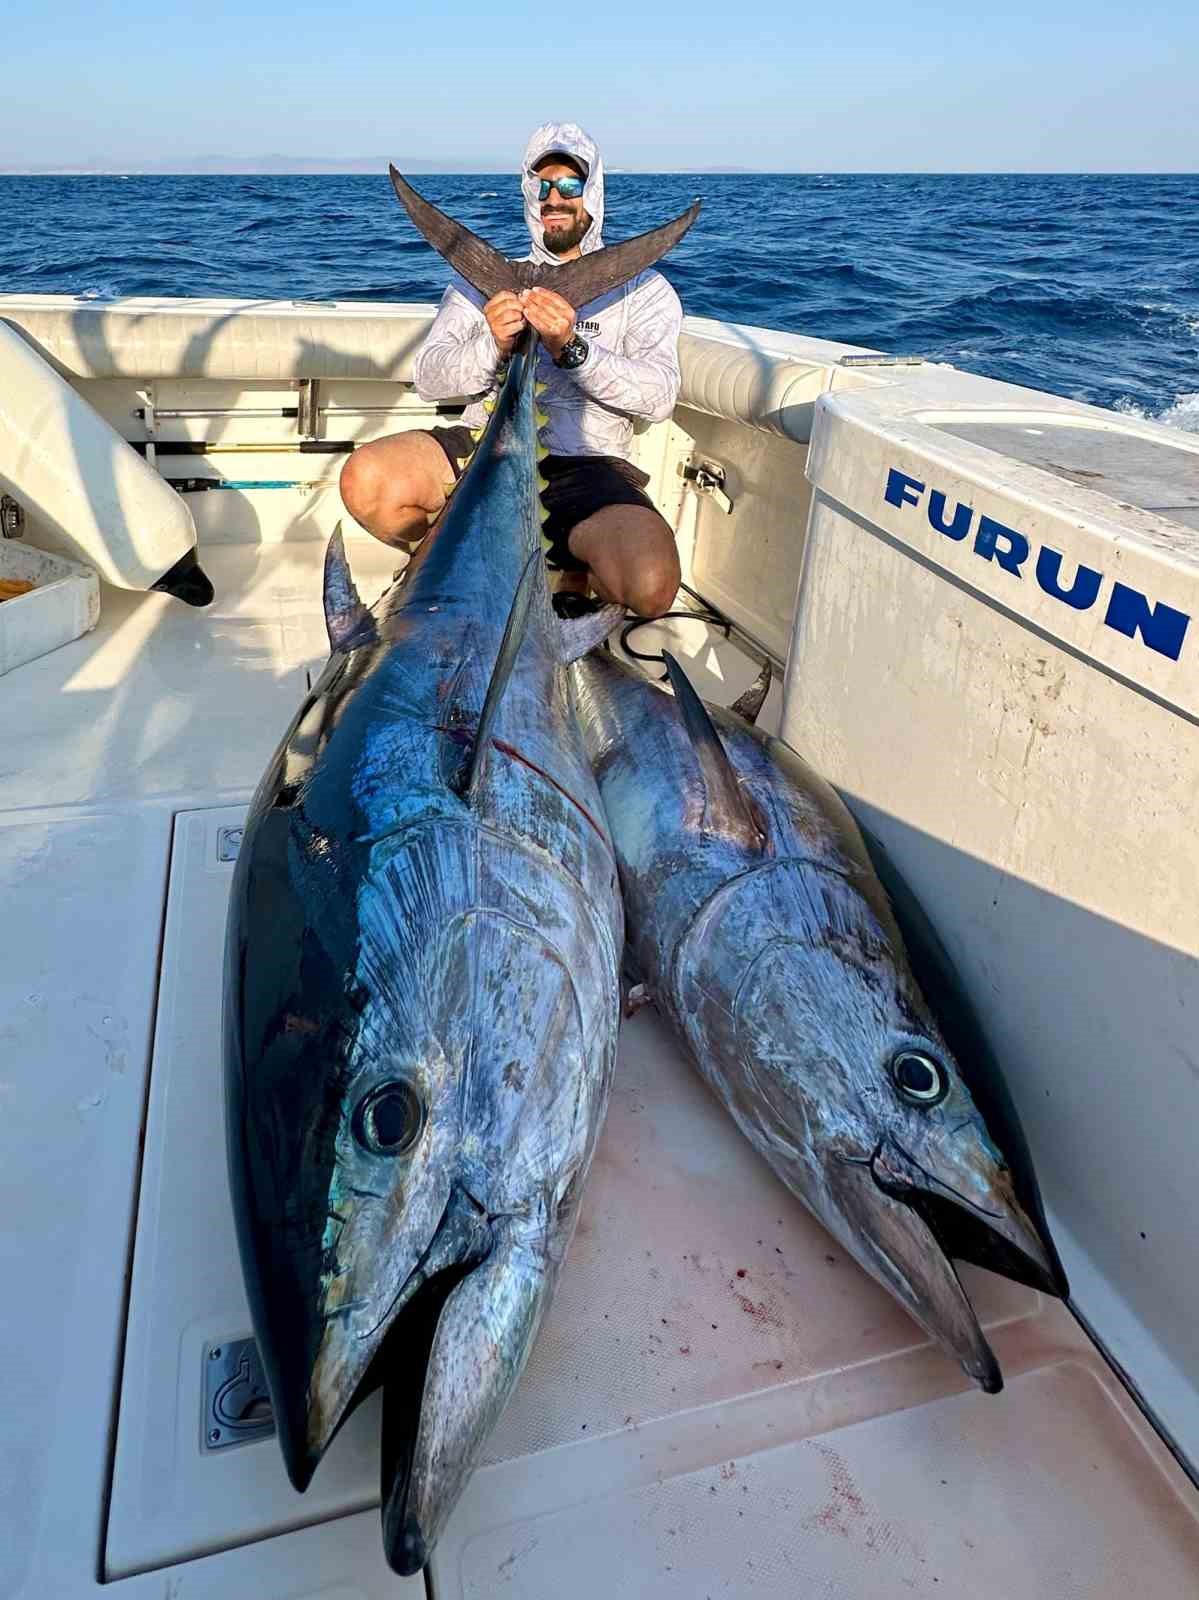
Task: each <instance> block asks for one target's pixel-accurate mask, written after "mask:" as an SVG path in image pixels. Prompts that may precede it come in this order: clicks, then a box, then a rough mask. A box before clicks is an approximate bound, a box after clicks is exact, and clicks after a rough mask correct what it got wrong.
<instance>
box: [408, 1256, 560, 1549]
mask: <svg viewBox="0 0 1199 1600" xmlns="http://www.w3.org/2000/svg"><path fill="white" fill-rule="evenodd" d="M553 1276H554V1273H553V1269H552V1268H551V1266H550V1265H549V1263H548V1261H547V1260H546V1258H545V1257H544V1256H542V1255H540V1254H537V1253H535V1252H534V1251H532V1250H530V1249H529V1248H528V1247H527V1246H526V1245H525V1244H523V1243H521V1242H520V1241H518V1240H515V1239H513V1238H512V1237H511V1236H510V1235H508V1236H505V1237H504V1238H502V1239H501V1241H500V1242H499V1243H498V1244H497V1245H496V1247H495V1248H494V1250H493V1251H492V1253H491V1254H490V1255H489V1256H488V1257H487V1259H486V1261H484V1262H483V1264H482V1265H481V1266H479V1267H477V1268H476V1269H475V1270H474V1271H473V1272H472V1273H471V1274H470V1275H469V1277H467V1278H464V1279H463V1280H462V1282H461V1283H459V1284H458V1285H457V1286H456V1288H454V1290H453V1291H452V1292H451V1294H450V1296H449V1298H448V1299H447V1300H446V1303H445V1307H444V1309H443V1311H442V1313H441V1317H440V1320H439V1321H438V1324H437V1330H436V1332H435V1334H434V1335H433V1346H432V1351H431V1353H430V1356H429V1365H428V1369H427V1373H426V1377H425V1386H424V1393H423V1395H422V1397H421V1403H420V1413H419V1421H418V1422H417V1424H416V1428H415V1436H413V1432H412V1428H411V1407H410V1406H407V1407H406V1406H405V1403H404V1398H403V1396H402V1395H398V1396H393V1395H392V1394H391V1393H390V1392H389V1390H388V1388H387V1386H386V1385H385V1386H384V1396H383V1459H382V1472H383V1481H382V1491H383V1506H382V1510H383V1547H384V1550H385V1551H386V1553H387V1560H388V1562H389V1564H390V1565H391V1567H392V1568H393V1570H394V1571H396V1572H399V1573H401V1574H402V1575H404V1576H408V1575H410V1574H412V1573H414V1572H419V1570H420V1569H421V1567H423V1566H424V1565H425V1563H426V1562H427V1561H428V1559H429V1556H430V1554H431V1553H432V1550H433V1546H434V1544H435V1543H436V1541H437V1538H438V1536H439V1535H440V1533H441V1530H442V1528H443V1527H444V1526H445V1523H446V1519H447V1518H448V1517H449V1515H450V1513H451V1512H452V1511H453V1509H454V1507H455V1505H457V1503H458V1498H459V1496H460V1495H461V1493H462V1489H463V1486H464V1485H465V1483H466V1480H467V1478H468V1477H469V1475H470V1473H471V1471H472V1470H473V1468H474V1466H475V1463H476V1461H477V1460H478V1457H479V1453H480V1451H481V1450H482V1448H483V1445H484V1442H485V1441H486V1439H487V1437H488V1435H489V1434H490V1432H491V1430H492V1428H493V1427H494V1426H495V1423H496V1421H497V1419H498V1417H499V1415H500V1413H501V1411H503V1409H504V1407H505V1405H506V1404H507V1403H508V1399H509V1396H510V1395H511V1393H512V1391H513V1389H514V1388H515V1387H516V1381H517V1379H518V1378H519V1377H520V1375H521V1372H522V1371H523V1370H524V1365H525V1362H526V1360H527V1359H528V1355H529V1351H530V1350H531V1349H532V1348H533V1340H534V1339H535V1337H536V1335H537V1328H538V1325H539V1324H540V1321H541V1314H542V1311H543V1309H544V1306H545V1302H546V1300H547V1299H548V1296H549V1292H550V1289H551V1288H552V1285H553Z"/></svg>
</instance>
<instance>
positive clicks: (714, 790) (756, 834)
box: [663, 650, 766, 850]
mask: <svg viewBox="0 0 1199 1600" xmlns="http://www.w3.org/2000/svg"><path fill="white" fill-rule="evenodd" d="M663 660H664V661H665V662H666V671H667V672H668V673H669V675H670V687H671V688H672V689H673V690H674V697H675V699H676V700H677V701H678V706H679V711H680V713H681V715H682V718H683V725H684V727H685V728H686V729H687V734H688V737H689V738H690V740H691V744H692V748H693V749H694V751H695V758H696V760H697V761H698V762H699V771H700V777H701V779H702V780H703V785H704V794H705V797H706V799H705V805H704V827H705V828H706V829H709V830H711V831H712V832H713V833H721V834H724V835H726V836H727V837H730V838H733V839H736V840H737V841H738V842H739V843H741V844H743V845H744V846H745V847H746V848H747V849H749V850H764V849H765V848H766V830H765V828H764V827H763V825H762V823H761V822H760V820H759V818H758V817H757V816H756V815H755V810H754V806H753V802H752V801H751V800H750V798H749V796H748V795H747V794H746V792H745V790H744V789H743V788H742V787H741V785H740V783H739V782H738V781H737V774H736V773H735V772H734V771H733V765H732V762H731V761H730V760H729V758H728V755H727V753H726V751H725V748H724V746H723V745H722V744H721V742H720V735H719V734H718V733H717V732H716V727H715V725H714V723H713V721H712V719H711V717H710V716H709V715H708V711H707V707H706V706H705V705H704V703H703V701H702V700H701V699H700V697H699V696H698V695H697V694H696V692H695V690H694V689H693V688H692V687H691V682H690V679H689V678H688V677H687V674H686V673H685V672H684V671H683V669H682V667H680V666H679V664H678V662H677V661H676V660H675V658H674V657H673V656H672V655H671V653H670V651H669V650H666V651H664V652H663Z"/></svg>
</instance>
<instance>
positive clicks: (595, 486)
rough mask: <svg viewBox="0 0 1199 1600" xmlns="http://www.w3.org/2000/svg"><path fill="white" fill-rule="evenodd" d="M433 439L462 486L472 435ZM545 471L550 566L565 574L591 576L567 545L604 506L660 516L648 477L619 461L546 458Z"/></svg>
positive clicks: (438, 434) (441, 431)
mask: <svg viewBox="0 0 1199 1600" xmlns="http://www.w3.org/2000/svg"><path fill="white" fill-rule="evenodd" d="M428 433H429V437H430V438H432V439H436V440H437V442H438V444H439V445H440V446H441V448H442V449H443V450H444V451H445V453H446V457H447V459H448V461H449V463H450V467H451V469H452V471H453V474H454V481H455V482H457V480H458V479H459V478H460V477H461V476H462V468H461V467H460V466H459V462H460V461H463V460H465V459H466V458H467V457H468V456H469V455H470V454H471V452H472V451H473V450H474V448H475V444H474V440H473V439H472V438H471V435H470V429H469V428H462V427H453V428H430V429H429V430H428ZM540 466H541V474H542V476H543V477H544V478H545V479H546V486H545V488H544V489H543V490H542V491H541V503H542V505H543V506H544V507H545V509H546V510H547V511H548V512H549V516H548V517H547V518H546V521H545V526H544V528H543V530H542V531H543V532H544V534H545V537H546V538H547V539H548V541H549V546H550V547H549V550H548V552H547V554H546V558H545V559H546V565H547V566H550V567H554V568H556V569H558V570H560V571H564V572H585V571H586V570H587V564H586V562H584V561H580V560H579V559H578V557H577V556H574V555H572V554H571V551H570V546H569V544H568V543H567V541H568V540H569V538H570V535H571V530H572V529H573V528H575V527H576V526H577V525H578V524H579V523H580V522H584V521H586V519H587V518H588V517H589V516H591V515H592V514H593V513H594V512H596V511H601V510H602V509H603V508H604V506H645V507H647V509H648V510H650V511H656V510H657V507H656V506H655V505H654V502H653V501H652V500H651V499H650V497H649V495H647V494H646V492H645V485H646V484H647V483H648V482H649V473H648V472H642V471H641V469H640V468H639V467H635V466H634V465H633V463H632V462H631V461H623V460H622V459H621V458H620V457H619V456H546V458H545V460H544V461H542V462H541V463H540Z"/></svg>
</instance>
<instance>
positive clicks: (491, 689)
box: [456, 550, 545, 805]
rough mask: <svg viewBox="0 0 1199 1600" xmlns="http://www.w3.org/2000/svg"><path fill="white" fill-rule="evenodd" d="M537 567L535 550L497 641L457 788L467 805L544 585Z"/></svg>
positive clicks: (476, 787)
mask: <svg viewBox="0 0 1199 1600" xmlns="http://www.w3.org/2000/svg"><path fill="white" fill-rule="evenodd" d="M540 567H541V551H540V550H534V552H533V554H532V555H531V556H530V557H529V559H528V560H527V561H526V562H525V569H524V571H523V572H522V573H521V575H520V582H519V583H518V584H517V586H516V597H515V599H514V600H513V602H512V609H511V611H510V612H509V613H508V621H507V624H506V626H505V628H504V637H503V638H502V639H501V640H500V650H499V654H498V655H497V656H496V658H495V667H494V668H493V669H492V673H491V682H490V683H489V684H488V685H487V695H486V698H485V699H484V701H483V709H482V711H481V712H480V713H479V731H478V733H477V734H476V735H475V744H474V749H473V750H472V751H471V753H470V762H469V764H468V765H467V768H466V771H465V772H464V773H463V775H462V778H461V780H460V782H459V783H458V784H457V785H456V787H457V789H458V792H459V794H460V795H461V796H462V798H463V799H464V800H465V801H466V803H467V804H468V805H473V804H474V803H475V800H476V798H477V796H478V793H479V785H480V783H481V782H482V773H483V768H484V766H485V765H486V762H487V752H488V749H489V748H490V745H491V730H492V728H493V727H494V726H495V718H496V712H497V711H498V710H499V706H500V701H501V700H502V699H503V698H504V690H505V689H506V688H507V687H508V682H509V680H510V679H511V677H512V669H513V667H514V666H515V665H516V658H517V656H518V655H519V654H520V647H521V644H522V643H523V641H524V637H525V634H526V632H527V631H528V626H529V610H530V608H531V606H532V604H533V596H534V594H535V593H536V592H537V584H538V583H544V582H545V579H544V578H543V577H542V574H541V571H540Z"/></svg>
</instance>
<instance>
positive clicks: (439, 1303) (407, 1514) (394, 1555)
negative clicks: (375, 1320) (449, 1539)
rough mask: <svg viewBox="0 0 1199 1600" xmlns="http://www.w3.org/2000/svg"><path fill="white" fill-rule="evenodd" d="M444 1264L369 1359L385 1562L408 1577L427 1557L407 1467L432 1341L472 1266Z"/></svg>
mask: <svg viewBox="0 0 1199 1600" xmlns="http://www.w3.org/2000/svg"><path fill="white" fill-rule="evenodd" d="M475 1265H476V1264H475V1263H474V1262H462V1263H458V1264H456V1265H454V1266H450V1267H446V1268H444V1269H443V1270H442V1271H441V1272H439V1273H437V1274H436V1275H435V1276H433V1277H431V1278H429V1279H428V1280H427V1282H425V1283H424V1284H422V1285H421V1287H420V1288H419V1289H418V1290H417V1292H416V1293H415V1294H414V1295H413V1297H412V1299H411V1300H409V1302H408V1304H407V1305H406V1306H405V1308H404V1311H403V1313H402V1314H401V1315H400V1316H399V1317H398V1318H397V1319H396V1321H395V1322H394V1323H393V1325H392V1327H391V1328H390V1329H389V1331H388V1334H387V1337H386V1339H385V1340H384V1341H383V1345H382V1347H381V1349H380V1351H379V1354H378V1356H377V1357H376V1358H375V1363H374V1365H373V1368H372V1370H375V1369H377V1370H375V1383H374V1385H372V1386H378V1385H380V1384H381V1386H382V1389H383V1429H382V1441H381V1451H380V1461H379V1493H380V1497H381V1499H382V1511H383V1544H384V1548H385V1550H386V1552H387V1561H388V1565H389V1566H390V1567H391V1568H392V1570H393V1571H395V1572H397V1573H399V1575H400V1576H401V1577H403V1578H410V1577H412V1576H414V1575H415V1574H416V1573H418V1572H420V1570H421V1569H422V1568H423V1567H424V1565H425V1563H426V1562H427V1561H428V1558H429V1553H430V1545H429V1541H428V1538H427V1536H426V1530H425V1529H424V1528H422V1526H421V1523H420V1518H419V1517H418V1516H417V1515H416V1514H415V1512H414V1510H413V1509H412V1506H411V1503H410V1502H411V1495H410V1490H411V1488H412V1468H413V1460H414V1457H415V1453H416V1441H417V1435H418V1433H419V1432H420V1423H421V1411H422V1407H423V1404H424V1398H425V1387H426V1379H427V1377H428V1371H429V1361H430V1358H431V1356H432V1353H433V1340H434V1338H435V1337H436V1334H437V1327H438V1324H439V1323H440V1321H441V1314H442V1312H443V1311H444V1309H445V1304H446V1301H447V1300H448V1299H449V1297H450V1295H451V1294H452V1293H453V1292H454V1290H455V1289H456V1288H457V1287H458V1285H459V1284H460V1283H461V1282H462V1280H463V1279H464V1278H466V1277H468V1276H469V1275H470V1273H471V1272H473V1271H474V1268H475Z"/></svg>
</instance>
